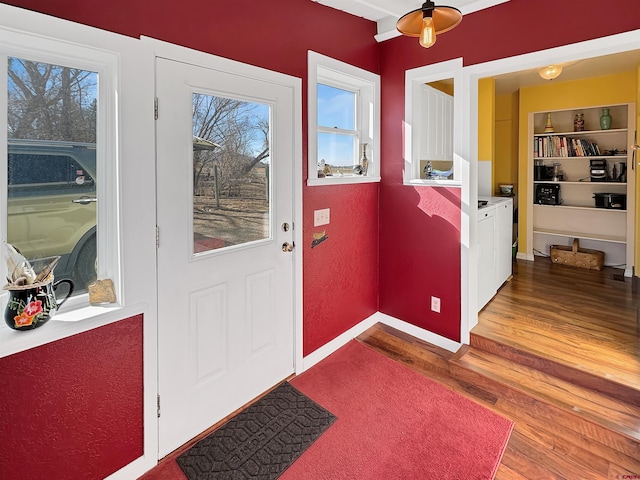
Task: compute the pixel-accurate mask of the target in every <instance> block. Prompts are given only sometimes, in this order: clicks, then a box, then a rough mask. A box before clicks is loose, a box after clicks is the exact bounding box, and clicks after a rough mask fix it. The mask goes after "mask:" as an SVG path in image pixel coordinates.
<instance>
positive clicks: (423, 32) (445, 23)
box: [396, 0, 462, 48]
mask: <svg viewBox="0 0 640 480" xmlns="http://www.w3.org/2000/svg"><path fill="white" fill-rule="evenodd" d="M461 21H462V13H461V12H460V10H458V9H457V8H455V7H446V6H436V4H435V3H433V2H432V1H431V0H427V1H426V2H424V3H423V4H422V7H420V8H419V9H417V10H413V11H411V12H409V13H407V14H405V15H403V16H402V17H400V19H399V20H398V23H396V28H397V29H398V31H399V32H400V33H401V34H403V35H406V36H408V37H419V38H420V45H422V46H423V47H425V48H429V47H431V46H432V45H433V44H434V43H436V35H440V34H441V33H445V32H448V31H449V30H451V29H453V28H454V27H456V26H457V25H458V24H459V23H460V22H461Z"/></svg>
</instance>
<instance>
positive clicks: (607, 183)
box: [533, 180, 627, 187]
mask: <svg viewBox="0 0 640 480" xmlns="http://www.w3.org/2000/svg"><path fill="white" fill-rule="evenodd" d="M533 183H559V184H560V185H589V186H590V187H593V186H594V185H598V186H600V185H607V186H612V187H615V186H621V187H626V186H627V182H591V181H589V180H585V181H584V182H572V181H570V180H563V181H561V182H554V181H553V180H534V181H533Z"/></svg>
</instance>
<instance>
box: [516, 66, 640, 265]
mask: <svg viewBox="0 0 640 480" xmlns="http://www.w3.org/2000/svg"><path fill="white" fill-rule="evenodd" d="M638 75H640V73H639V72H638V71H636V70H634V71H631V72H626V73H621V74H613V75H605V76H602V77H595V78H589V79H585V80H576V81H568V82H559V81H558V80H557V79H556V80H552V81H550V82H548V83H545V84H544V85H540V86H535V87H526V88H522V89H521V90H520V113H519V123H520V126H519V132H520V135H519V154H518V157H519V160H518V161H519V166H520V168H519V173H518V185H519V194H518V219H519V222H518V251H519V252H526V249H527V245H526V242H527V222H528V219H527V208H526V207H527V203H526V202H527V193H528V189H529V187H530V186H529V185H527V155H528V152H527V148H528V145H529V142H528V140H529V138H528V136H529V130H528V127H529V124H528V122H529V118H528V116H529V113H533V112H545V111H549V110H568V109H574V108H586V107H590V106H600V105H609V104H616V103H627V102H635V101H636V100H637V99H638V97H639V96H640V92H639V91H638V85H637V78H638ZM636 188H637V184H636ZM636 198H637V197H636ZM637 215H638V209H637V208H636V222H635V223H636V230H637V229H638V223H639V222H638V221H637ZM637 243H638V242H636V244H637ZM635 257H636V259H637V258H638V248H637V247H636V255H635Z"/></svg>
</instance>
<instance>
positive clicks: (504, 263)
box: [496, 199, 513, 290]
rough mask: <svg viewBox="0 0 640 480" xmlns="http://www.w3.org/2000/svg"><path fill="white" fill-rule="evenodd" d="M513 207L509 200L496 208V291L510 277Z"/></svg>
mask: <svg viewBox="0 0 640 480" xmlns="http://www.w3.org/2000/svg"><path fill="white" fill-rule="evenodd" d="M512 238H513V205H512V202H511V199H509V201H508V202H505V203H501V204H499V205H498V206H497V207H496V290H497V289H498V288H500V286H501V285H502V284H503V283H504V282H506V281H507V279H508V278H509V277H510V276H511V268H512V264H511V257H512V252H511V246H512V242H511V240H512Z"/></svg>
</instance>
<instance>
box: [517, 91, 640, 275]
mask: <svg viewBox="0 0 640 480" xmlns="http://www.w3.org/2000/svg"><path fill="white" fill-rule="evenodd" d="M604 108H608V109H610V114H611V117H612V120H613V127H614V128H611V129H609V130H597V129H599V128H600V116H601V112H602V109H604ZM578 113H582V114H583V115H584V122H585V127H586V128H587V130H584V131H581V132H574V131H573V121H574V117H575V114H578ZM549 115H551V122H552V125H553V126H554V128H555V131H554V132H549V133H544V131H543V130H544V128H545V125H546V123H547V121H548V117H549ZM635 125H636V107H635V103H623V104H617V105H600V106H599V105H592V106H590V107H587V106H581V107H576V108H573V109H566V110H555V111H554V110H552V111H544V112H530V113H528V133H529V143H528V155H527V157H528V158H527V169H528V170H527V181H528V183H527V185H528V189H527V203H526V208H527V213H526V221H527V223H526V233H527V238H526V246H527V247H526V252H525V254H526V255H527V258H531V257H533V254H534V252H535V251H540V252H544V251H548V249H549V247H550V245H552V244H563V243H566V242H570V241H571V239H572V238H578V239H580V240H581V243H582V241H583V240H584V244H585V245H584V248H594V249H598V250H601V251H603V252H605V265H625V274H629V275H630V274H631V272H632V270H633V267H634V257H635V235H634V234H635V188H634V185H635V170H634V169H633V164H634V156H633V151H632V150H631V148H630V147H629V146H630V145H632V144H633V143H634V142H635V139H634V132H635ZM590 128H591V129H593V128H595V129H596V130H590ZM536 132H540V133H536ZM551 137H553V138H554V141H551ZM558 137H560V138H564V139H565V140H566V141H565V142H562V141H560V142H557V141H555V139H556V138H558ZM576 139H581V140H584V141H586V143H588V144H595V145H597V150H595V151H599V152H600V153H601V154H603V155H583V156H557V155H558V154H560V153H563V154H567V153H570V152H571V151H572V150H570V149H567V150H565V149H564V146H565V145H566V146H567V147H569V145H571V144H572V143H573V144H575V143H576V142H572V140H576ZM584 141H583V142H582V143H581V144H582V145H583V146H585V142H584ZM558 144H560V146H561V148H562V149H559V147H558ZM538 148H541V149H542V150H540V151H538ZM586 148H587V150H585V152H591V153H595V151H594V150H593V149H594V148H595V147H591V146H589V145H587V147H586ZM577 151H578V150H576V151H575V152H574V153H577ZM623 152H624V153H623ZM542 153H547V154H552V155H554V156H538V155H540V154H542ZM595 160H599V161H601V162H603V163H606V174H607V178H609V176H616V177H617V176H618V175H619V173H620V165H619V164H620V163H624V164H625V165H624V166H623V172H622V173H625V174H626V178H625V180H626V181H625V182H613V181H605V182H592V181H591V175H590V171H591V162H593V161H595ZM536 163H539V164H540V163H541V164H544V165H545V166H546V167H550V166H551V165H552V164H553V163H559V164H560V169H561V170H562V174H563V177H564V178H565V179H566V180H563V181H559V182H554V181H552V180H536V179H535V174H536V171H537V170H536V169H535V164H536ZM614 170H615V172H614ZM581 180H582V181H581ZM540 184H551V185H554V186H555V185H558V186H560V198H561V199H562V202H563V203H561V204H560V205H544V204H542V205H541V204H537V203H535V195H536V189H539V188H540V187H538V185H540ZM602 192H609V193H616V194H624V195H626V207H627V208H626V209H625V210H621V209H611V208H601V207H596V206H595V201H594V198H593V197H594V196H595V194H596V193H602Z"/></svg>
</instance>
